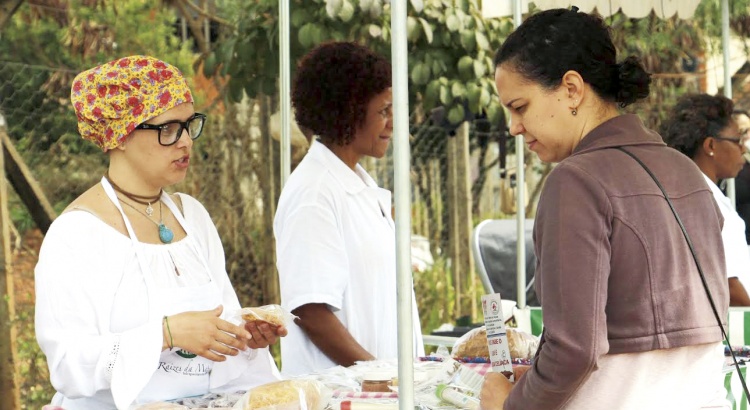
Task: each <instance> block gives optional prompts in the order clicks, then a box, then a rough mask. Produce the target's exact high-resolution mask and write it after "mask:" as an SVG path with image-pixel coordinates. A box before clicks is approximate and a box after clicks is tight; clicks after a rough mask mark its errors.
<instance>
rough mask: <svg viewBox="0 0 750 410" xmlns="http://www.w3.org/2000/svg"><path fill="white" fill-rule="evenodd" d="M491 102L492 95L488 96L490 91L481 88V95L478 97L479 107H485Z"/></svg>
mask: <svg viewBox="0 0 750 410" xmlns="http://www.w3.org/2000/svg"><path fill="white" fill-rule="evenodd" d="M491 100H492V94H490V91H489V90H488V89H487V87H482V91H481V95H480V97H479V105H480V106H481V107H486V106H487V105H489V103H490V101H491Z"/></svg>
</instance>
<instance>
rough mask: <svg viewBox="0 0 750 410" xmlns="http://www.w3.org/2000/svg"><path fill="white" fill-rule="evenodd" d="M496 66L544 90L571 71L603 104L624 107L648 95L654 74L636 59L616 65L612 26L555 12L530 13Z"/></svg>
mask: <svg viewBox="0 0 750 410" xmlns="http://www.w3.org/2000/svg"><path fill="white" fill-rule="evenodd" d="M494 62H495V67H499V66H500V65H501V64H506V63H507V64H509V66H510V69H511V70H513V71H514V72H516V73H519V74H521V75H522V76H523V77H525V78H526V79H528V80H531V81H533V82H535V83H538V84H540V85H541V86H542V87H544V88H546V89H554V88H556V87H558V86H560V82H561V81H562V77H563V75H564V74H565V72H567V71H568V70H575V71H576V72H578V73H579V74H580V75H581V77H583V80H584V81H585V82H586V83H588V84H589V85H591V87H592V88H593V89H594V91H595V92H596V93H597V94H598V95H599V97H601V98H602V99H604V100H605V101H613V102H617V103H619V104H620V106H621V107H625V106H626V105H628V104H631V103H634V102H635V101H636V100H639V99H641V98H645V97H648V93H649V85H650V84H651V75H650V74H649V73H647V72H646V70H645V69H644V68H643V66H642V65H641V63H640V62H639V61H638V59H637V58H636V57H628V58H627V59H625V61H623V62H622V63H617V50H616V49H615V46H614V44H613V43H612V37H611V36H610V33H609V28H608V27H607V26H606V25H605V24H604V21H603V20H602V19H601V17H599V16H598V15H595V14H587V13H578V12H576V11H575V10H567V9H552V10H547V11H542V12H539V13H537V14H534V15H532V16H531V17H529V18H528V19H526V21H524V22H523V24H521V25H520V26H519V27H518V28H517V29H516V30H515V31H514V32H513V33H511V34H510V35H509V36H508V38H507V39H506V40H505V42H504V43H503V45H502V46H501V47H500V50H498V51H497V54H496V55H495V60H494Z"/></svg>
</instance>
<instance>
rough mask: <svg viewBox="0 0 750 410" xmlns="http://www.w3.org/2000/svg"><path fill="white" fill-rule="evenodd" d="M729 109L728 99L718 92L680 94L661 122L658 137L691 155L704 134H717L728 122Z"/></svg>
mask: <svg viewBox="0 0 750 410" xmlns="http://www.w3.org/2000/svg"><path fill="white" fill-rule="evenodd" d="M733 108H734V103H733V102H732V100H730V99H729V98H727V97H724V96H722V95H708V94H686V95H683V96H682V97H680V99H679V100H677V104H675V106H674V107H672V109H671V110H670V111H669V114H668V116H667V119H666V120H665V121H663V122H662V123H661V127H660V133H661V136H662V138H663V139H664V142H666V143H667V145H669V146H670V147H672V148H674V149H676V150H678V151H680V152H682V153H683V154H685V155H687V156H688V157H690V158H693V157H694V156H695V154H696V152H697V151H698V148H699V147H700V146H701V145H702V144H703V140H705V139H706V137H717V136H719V132H720V131H721V130H723V129H724V128H726V127H727V126H728V125H729V124H730V122H731V121H732V110H733Z"/></svg>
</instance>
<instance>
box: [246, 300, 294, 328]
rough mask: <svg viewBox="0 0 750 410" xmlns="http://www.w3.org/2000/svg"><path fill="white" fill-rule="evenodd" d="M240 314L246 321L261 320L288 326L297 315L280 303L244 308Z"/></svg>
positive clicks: (275, 324)
mask: <svg viewBox="0 0 750 410" xmlns="http://www.w3.org/2000/svg"><path fill="white" fill-rule="evenodd" d="M240 315H241V316H242V319H243V320H245V321H246V322H258V321H260V322H266V323H270V324H272V325H274V326H286V325H288V324H289V323H290V322H291V321H292V320H294V318H295V317H296V316H294V315H293V314H291V313H289V312H287V311H285V310H284V308H282V307H281V306H279V305H264V306H258V307H249V308H243V309H242V310H240Z"/></svg>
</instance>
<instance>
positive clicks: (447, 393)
mask: <svg viewBox="0 0 750 410" xmlns="http://www.w3.org/2000/svg"><path fill="white" fill-rule="evenodd" d="M435 395H437V396H438V398H439V399H440V400H444V401H447V402H448V403H450V404H452V405H454V406H456V407H458V408H460V409H469V410H478V409H479V399H477V398H476V397H471V396H469V395H466V394H463V393H461V392H460V391H458V390H456V389H454V388H453V387H449V386H446V385H444V384H438V386H437V391H436V392H435Z"/></svg>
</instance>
